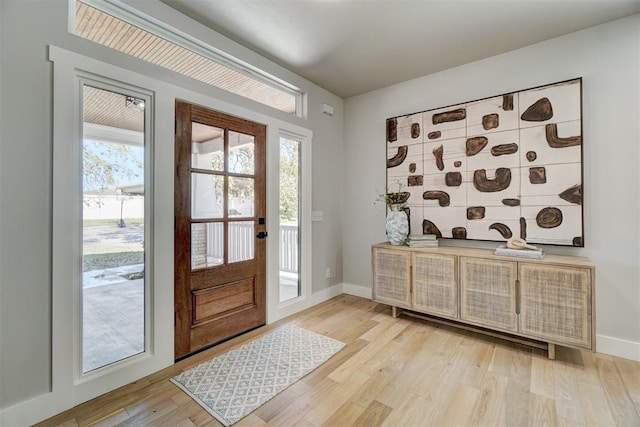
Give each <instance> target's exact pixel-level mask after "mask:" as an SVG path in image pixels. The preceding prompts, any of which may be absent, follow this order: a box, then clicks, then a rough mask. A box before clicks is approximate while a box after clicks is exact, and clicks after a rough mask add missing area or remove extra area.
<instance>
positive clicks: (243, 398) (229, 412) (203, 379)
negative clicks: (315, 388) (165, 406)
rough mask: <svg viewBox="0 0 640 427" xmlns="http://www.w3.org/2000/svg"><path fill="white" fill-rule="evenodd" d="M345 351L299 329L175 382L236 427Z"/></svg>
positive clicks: (270, 336) (268, 337)
mask: <svg viewBox="0 0 640 427" xmlns="http://www.w3.org/2000/svg"><path fill="white" fill-rule="evenodd" d="M342 347H344V343H342V342H340V341H337V340H334V339H333V338H330V337H327V336H324V335H320V334H317V333H315V332H312V331H309V330H306V329H303V328H300V327H298V326H294V325H284V326H281V327H279V328H277V329H274V330H273V331H271V332H269V333H267V334H265V335H263V336H261V337H259V338H256V339H254V340H252V341H250V342H247V343H245V344H243V345H241V346H240V347H237V348H234V349H232V350H230V351H228V352H226V353H224V354H221V355H219V356H216V357H214V358H213V359H211V360H208V361H206V362H203V363H201V364H199V365H198V366H195V367H193V368H191V369H189V370H187V371H184V372H182V373H181V374H179V375H177V376H175V377H173V378H172V379H171V381H172V382H173V383H174V384H176V385H177V386H178V387H180V388H181V389H182V390H184V391H185V392H186V393H187V394H189V396H191V397H192V398H193V399H194V400H195V401H196V402H198V403H199V404H200V405H201V406H202V407H203V408H204V409H206V410H207V412H209V413H210V414H211V415H213V416H214V417H215V418H216V419H217V420H218V421H220V422H221V423H222V424H224V425H225V426H229V425H232V424H234V423H236V422H237V421H239V420H240V419H242V418H243V417H245V416H246V415H247V414H249V413H250V412H252V411H253V410H255V409H256V408H258V407H259V406H260V405H262V404H263V403H265V402H266V401H268V400H270V399H271V398H273V397H274V396H275V395H277V394H278V393H280V392H281V391H283V390H284V389H285V388H287V387H288V386H290V385H291V384H293V383H294V382H296V381H297V380H299V379H300V378H302V377H303V376H305V375H306V374H308V373H309V372H311V371H313V370H314V369H315V368H317V367H318V366H320V365H321V364H323V363H324V362H326V361H327V360H329V358H330V357H331V356H333V355H334V354H336V353H337V352H338V351H340V349H342Z"/></svg>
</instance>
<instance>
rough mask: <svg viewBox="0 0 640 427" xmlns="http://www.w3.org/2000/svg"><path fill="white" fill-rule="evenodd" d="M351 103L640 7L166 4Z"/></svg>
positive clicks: (540, 2)
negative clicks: (353, 99) (383, 89)
mask: <svg viewBox="0 0 640 427" xmlns="http://www.w3.org/2000/svg"><path fill="white" fill-rule="evenodd" d="M161 1H163V2H164V3H166V4H167V5H169V6H171V7H173V8H175V9H177V10H179V11H180V12H182V13H184V14H185V15H187V16H189V17H191V18H193V19H195V20H197V21H199V22H201V23H202V24H204V25H207V26H209V27H211V28H212V29H214V30H215V31H217V32H219V33H221V34H223V35H225V36H227V37H229V38H231V39H233V40H235V41H236V42H238V43H240V44H242V45H244V46H246V47H248V48H250V49H252V50H254V51H256V52H258V53H260V54H262V55H263V56H266V57H267V58H269V59H271V60H273V61H274V62H276V63H278V64H280V65H282V66H284V67H285V68H287V69H289V70H291V71H294V72H295V73H297V74H299V75H301V76H303V77H305V78H306V79H307V80H310V81H312V82H314V83H316V84H317V85H319V86H322V87H323V88H325V89H327V90H329V91H330V92H333V93H334V94H336V95H339V96H341V97H343V98H346V97H350V96H353V95H358V94H361V93H365V92H368V91H371V90H374V89H378V88H381V87H385V86H389V85H392V84H395V83H399V82H402V81H405V80H409V79H412V78H416V77H420V76H424V75H427V74H431V73H435V72H438V71H442V70H445V69H448V68H451V67H455V66H458V65H462V64H466V63H469V62H473V61H476V60H479V59H482V58H487V57H490V56H493V55H497V54H500V53H504V52H508V51H511V50H514V49H518V48H520V47H524V46H528V45H531V44H534V43H537V42H540V41H543V40H548V39H551V38H554V37H557V36H560V35H563V34H568V33H571V32H574V31H577V30H580V29H584V28H587V27H591V26H594V25H597V24H601V23H604V22H608V21H612V20H614V19H618V18H621V17H623V16H627V15H631V14H634V13H638V12H640V0H297V1H296V0H161Z"/></svg>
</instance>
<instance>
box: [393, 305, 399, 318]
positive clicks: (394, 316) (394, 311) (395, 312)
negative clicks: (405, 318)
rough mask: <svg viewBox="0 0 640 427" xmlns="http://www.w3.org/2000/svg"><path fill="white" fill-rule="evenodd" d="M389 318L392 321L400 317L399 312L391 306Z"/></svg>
mask: <svg viewBox="0 0 640 427" xmlns="http://www.w3.org/2000/svg"><path fill="white" fill-rule="evenodd" d="M391 316H392V317H393V318H394V319H396V318H397V317H398V316H400V310H398V307H395V306H391Z"/></svg>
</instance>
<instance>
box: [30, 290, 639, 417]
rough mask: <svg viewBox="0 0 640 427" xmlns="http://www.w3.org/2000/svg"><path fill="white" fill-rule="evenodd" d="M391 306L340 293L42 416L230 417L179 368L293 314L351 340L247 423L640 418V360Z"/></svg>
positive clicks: (316, 327)
mask: <svg viewBox="0 0 640 427" xmlns="http://www.w3.org/2000/svg"><path fill="white" fill-rule="evenodd" d="M390 314H391V311H390V309H389V308H388V307H387V306H384V305H381V304H377V303H373V302H371V301H369V300H366V299H362V298H357V297H353V296H349V295H340V296H338V297H336V298H333V299H331V300H329V301H327V302H325V303H322V304H320V305H317V306H315V307H313V308H311V309H309V310H306V311H304V312H302V313H300V314H297V315H294V316H292V317H289V318H287V319H284V320H282V321H280V322H277V323H274V324H272V325H269V326H267V327H264V328H260V329H258V330H255V331H252V332H250V333H248V334H245V335H244V336H242V337H238V338H236V339H234V340H231V341H229V342H226V343H224V344H221V345H219V346H217V347H215V348H212V349H209V350H207V351H205V352H202V353H200V354H197V355H195V356H193V357H191V358H188V359H186V360H183V361H181V362H179V363H176V364H175V365H173V366H171V367H169V368H167V369H164V370H162V371H160V372H157V373H155V374H153V375H151V376H149V377H146V378H144V379H141V380H139V381H136V382H135V383H132V384H129V385H127V386H125V387H122V388H120V389H118V390H115V391H113V392H111V393H108V394H106V395H103V396H101V397H98V398H96V399H94V400H92V401H90V402H87V403H84V404H82V405H79V406H77V407H75V408H73V409H70V410H69V411H66V412H64V413H62V414H60V415H57V416H55V417H53V418H51V419H49V420H46V421H44V422H42V423H40V424H38V425H39V426H86V425H100V426H114V425H136V426H138V425H157V426H184V427H186V426H194V425H195V426H219V425H220V424H219V423H218V422H217V421H216V420H215V419H213V418H212V417H211V416H210V415H209V414H208V413H207V412H205V411H204V410H203V409H202V408H201V407H200V406H199V405H198V404H196V403H195V402H194V401H193V400H191V398H189V397H188V396H187V395H186V394H185V393H183V392H182V391H181V390H179V389H178V388H177V387H176V386H174V385H173V384H172V383H170V382H169V378H170V377H172V376H174V375H176V374H177V373H179V372H181V371H183V370H185V369H187V368H189V367H191V366H193V365H195V364H198V363H200V362H202V361H204V360H206V359H208V358H210V357H212V356H215V355H218V354H220V353H223V352H225V351H227V350H229V349H231V348H232V347H235V346H237V345H239V344H241V343H243V342H246V341H247V340H250V339H252V338H255V337H256V336H259V335H261V334H264V333H265V332H266V331H268V330H271V329H273V328H274V327H277V326H279V325H281V324H284V323H291V324H296V325H299V326H301V327H304V328H307V329H310V330H313V331H315V332H318V333H321V334H326V335H328V336H331V337H333V338H336V339H339V340H341V341H343V342H345V343H346V344H347V345H346V347H345V348H344V349H343V350H342V351H340V352H339V353H338V354H336V355H335V356H334V357H333V358H331V359H330V360H329V361H328V362H327V363H325V364H324V365H322V366H320V367H319V368H318V369H316V370H315V371H313V372H312V373H310V374H309V375H307V376H306V377H304V378H303V379H301V380H300V381H298V382H297V383H295V384H293V385H292V386H291V387H289V388H288V389H286V390H285V391H284V392H282V393H281V394H279V395H278V396H276V397H275V398H274V399H272V400H271V401H269V402H267V403H266V404H264V405H263V406H262V407H260V408H258V409H257V410H256V411H255V412H253V413H252V414H250V415H249V416H247V417H246V418H244V419H243V420H241V421H240V422H238V423H237V424H236V425H237V426H261V425H274V426H288V425H296V426H321V425H326V426H349V425H355V426H378V425H385V426H472V425H485V426H494V425H509V426H527V425H531V426H542V425H549V426H556V425H557V426H566V425H579V426H581V425H593V426H640V363H637V362H632V361H629V360H625V359H620V358H616V357H611V356H607V355H603V354H594V353H590V352H587V351H580V350H573V349H567V348H564V347H557V351H556V360H549V359H547V355H546V352H544V351H541V350H534V349H531V348H529V347H525V346H522V345H518V344H513V343H510V342H507V341H503V340H500V339H495V338H490V337H486V336H483V335H479V334H476V333H472V332H465V331H461V330H458V329H455V328H452V327H447V326H440V325H437V324H434V323H429V322H426V321H421V320H417V319H412V318H408V317H402V316H401V317H400V318H398V319H394V318H392V317H391V315H390Z"/></svg>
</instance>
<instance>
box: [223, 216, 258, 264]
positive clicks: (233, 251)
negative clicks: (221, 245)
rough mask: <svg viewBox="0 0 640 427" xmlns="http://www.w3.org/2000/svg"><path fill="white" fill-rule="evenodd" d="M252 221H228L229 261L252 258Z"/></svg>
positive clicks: (253, 237) (253, 238)
mask: <svg viewBox="0 0 640 427" xmlns="http://www.w3.org/2000/svg"><path fill="white" fill-rule="evenodd" d="M253 230H254V226H253V221H233V222H229V262H230V263H232V262H238V261H246V260H248V259H253V253H254V250H253V249H254V247H253V244H254V242H255V236H254V232H253Z"/></svg>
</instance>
